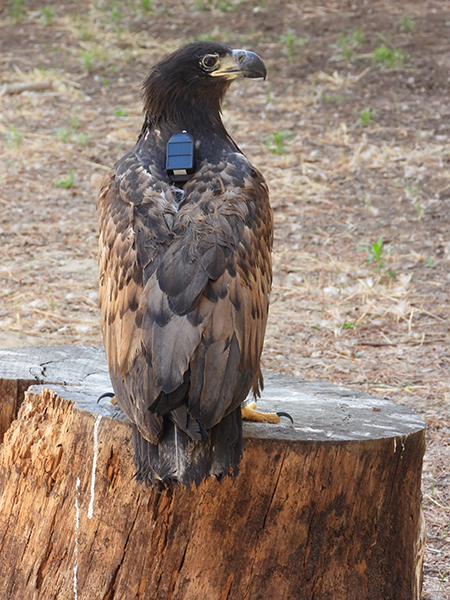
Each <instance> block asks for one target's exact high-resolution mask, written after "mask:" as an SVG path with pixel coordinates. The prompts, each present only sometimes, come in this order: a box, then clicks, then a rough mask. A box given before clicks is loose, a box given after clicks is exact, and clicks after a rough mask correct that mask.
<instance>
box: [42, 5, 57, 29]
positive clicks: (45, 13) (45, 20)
mask: <svg viewBox="0 0 450 600" xmlns="http://www.w3.org/2000/svg"><path fill="white" fill-rule="evenodd" d="M38 14H39V20H40V22H41V23H42V24H43V25H45V26H46V27H48V26H49V25H51V24H52V21H53V19H55V18H56V16H57V15H56V10H55V7H54V6H45V7H44V8H41V9H39V13H38Z"/></svg>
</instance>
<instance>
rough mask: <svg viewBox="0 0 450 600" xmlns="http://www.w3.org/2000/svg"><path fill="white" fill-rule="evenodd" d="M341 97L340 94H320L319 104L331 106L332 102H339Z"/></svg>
mask: <svg viewBox="0 0 450 600" xmlns="http://www.w3.org/2000/svg"><path fill="white" fill-rule="evenodd" d="M342 100H343V97H342V96H341V95H340V94H322V95H321V96H320V101H321V102H326V103H329V104H332V103H334V102H341V101H342Z"/></svg>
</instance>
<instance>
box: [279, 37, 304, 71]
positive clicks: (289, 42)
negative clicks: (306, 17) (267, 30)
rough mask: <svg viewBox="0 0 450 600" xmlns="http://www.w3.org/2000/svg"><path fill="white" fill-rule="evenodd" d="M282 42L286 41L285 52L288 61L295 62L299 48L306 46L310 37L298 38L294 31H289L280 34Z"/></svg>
mask: <svg viewBox="0 0 450 600" xmlns="http://www.w3.org/2000/svg"><path fill="white" fill-rule="evenodd" d="M280 42H282V43H284V48H283V52H284V54H286V56H287V57H288V61H289V62H290V63H293V62H295V59H296V56H297V53H298V48H299V47H301V46H305V45H306V44H307V43H308V42H309V38H308V37H304V38H298V37H297V36H296V34H295V33H294V32H292V31H289V32H288V33H285V34H283V35H280Z"/></svg>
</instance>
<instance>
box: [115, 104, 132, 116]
mask: <svg viewBox="0 0 450 600" xmlns="http://www.w3.org/2000/svg"><path fill="white" fill-rule="evenodd" d="M114 114H115V115H116V117H128V115H129V114H130V113H129V112H128V111H127V110H125V109H124V108H122V107H120V106H119V108H116V110H115V111H114Z"/></svg>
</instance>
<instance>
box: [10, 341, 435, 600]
mask: <svg viewBox="0 0 450 600" xmlns="http://www.w3.org/2000/svg"><path fill="white" fill-rule="evenodd" d="M5 352H9V353H10V354H8V355H7V356H6V358H5ZM14 353H16V354H17V361H16V363H14ZM24 356H28V358H27V360H24ZM52 357H53V358H52ZM5 361H6V363H7V364H8V365H9V366H8V369H10V367H11V364H18V365H20V364H23V363H24V362H25V363H26V369H25V370H24V369H23V368H22V367H20V366H19V367H17V369H16V371H17V373H16V376H17V378H18V379H17V380H18V381H25V380H23V379H21V377H22V376H23V372H24V371H25V372H26V373H28V374H29V372H30V364H31V365H33V373H34V374H35V375H37V377H36V378H37V379H38V380H39V381H41V382H42V381H43V382H44V383H45V387H46V388H51V390H49V389H43V388H42V386H36V385H35V386H33V387H32V388H31V389H30V391H29V392H27V394H26V401H25V403H24V404H23V405H22V407H21V409H20V411H19V414H18V416H17V418H16V419H15V420H14V421H12V423H11V425H10V427H9V429H8V431H7V432H6V435H5V440H4V445H3V448H2V450H1V452H0V492H1V498H0V540H1V544H2V545H1V551H2V553H1V556H2V559H1V561H0V590H1V591H0V597H1V598H2V599H10V598H11V599H12V598H14V599H17V598H21V599H24V600H27V599H30V600H31V599H33V600H39V599H42V600H44V599H45V600H50V599H55V600H56V599H58V600H59V599H60V600H62V599H64V600H67V599H68V598H76V599H77V600H82V599H83V600H84V599H85V600H88V599H89V600H92V599H94V598H95V599H103V600H112V599H116V600H119V599H120V600H128V599H130V600H131V599H135V598H142V599H143V598H145V599H147V600H148V599H150V600H153V599H154V600H168V599H170V600H181V599H183V600H189V599H191V598H192V599H194V598H195V599H197V598H199V599H200V598H201V599H203V598H208V600H265V599H273V598H276V599H280V600H283V599H286V600H287V599H289V600H291V599H299V600H303V599H304V600H311V599H314V600H328V599H330V600H331V599H333V600H341V599H342V600H344V599H345V600H353V599H354V600H363V599H367V600H372V599H373V600H389V599H392V600H394V599H395V600H418V599H419V597H420V587H421V573H422V557H423V544H424V540H423V532H424V524H423V517H422V511H421V505H420V480H421V469H422V457H423V452H424V424H423V422H422V421H421V420H420V418H419V417H417V416H416V415H415V414H414V413H413V412H412V411H410V410H409V409H407V408H405V407H403V406H397V405H395V404H393V403H392V402H390V401H388V400H383V399H380V398H374V397H371V396H369V395H367V394H363V393H360V392H355V391H353V390H347V389H345V388H342V387H339V386H334V385H332V384H329V383H324V382H306V381H302V380H300V379H297V378H293V377H288V376H282V375H277V374H270V373H266V374H265V378H266V390H265V393H264V398H263V400H262V401H260V402H258V407H259V408H260V409H262V410H284V411H287V412H289V413H290V414H291V415H292V416H293V418H294V425H292V424H290V422H289V421H286V422H283V423H282V424H280V425H276V426H274V425H269V424H256V423H255V424H253V423H245V424H244V440H245V441H244V459H243V461H242V467H241V472H240V474H239V476H238V479H237V481H236V485H235V486H233V483H232V481H231V480H230V479H226V480H224V481H223V482H222V483H219V482H217V481H216V480H215V479H213V478H209V479H207V480H206V481H204V482H203V483H202V484H201V485H200V486H199V487H198V488H195V487H194V488H193V489H191V490H186V489H184V488H176V489H175V490H174V491H173V492H169V491H164V492H162V493H157V492H155V491H153V490H149V489H146V488H144V487H142V486H140V485H137V484H136V483H135V482H134V481H133V480H132V476H133V473H134V470H133V462H132V442H131V427H130V424H129V423H128V422H127V421H126V420H124V419H123V417H122V416H121V413H120V411H119V409H118V408H116V407H113V406H112V405H110V403H109V402H108V401H102V402H101V403H100V404H97V402H96V399H97V397H98V395H99V394H100V393H101V392H103V391H108V390H109V389H110V384H109V380H108V378H107V369H106V365H105V361H104V355H103V353H102V352H101V351H100V350H98V349H82V348H81V349H80V348H63V349H61V348H57V349H49V348H45V349H34V348H28V349H14V350H10V351H0V383H1V378H2V376H3V374H4V369H5V367H4V363H5ZM43 362H45V363H46V368H45V369H44V371H42V370H41V371H39V369H38V366H41V367H42V365H43ZM8 373H9V376H11V369H10V370H9V371H8ZM39 373H40V374H39ZM58 373H60V376H58ZM58 379H59V381H58ZM51 380H53V383H52V382H51ZM63 383H64V384H63ZM0 389H4V388H1V387H0ZM15 393H16V392H14V391H13V395H14V394H15ZM16 395H17V394H16ZM3 401H5V398H3Z"/></svg>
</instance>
